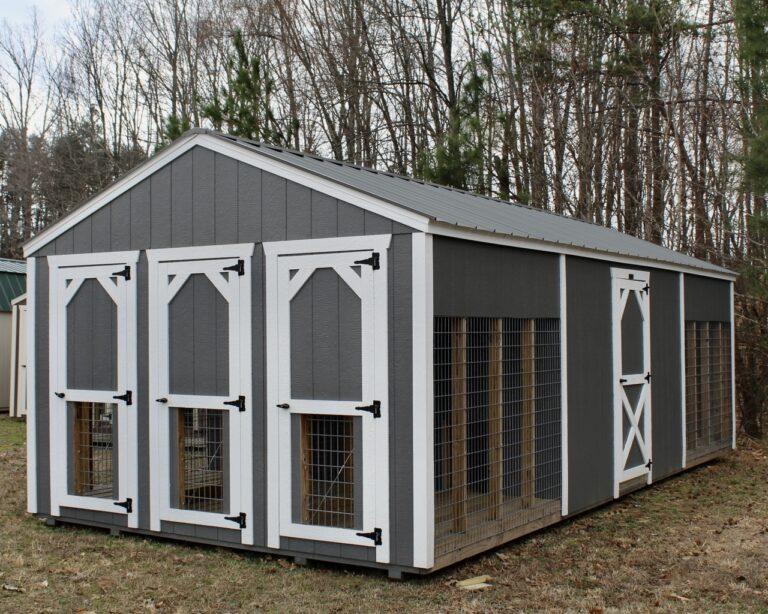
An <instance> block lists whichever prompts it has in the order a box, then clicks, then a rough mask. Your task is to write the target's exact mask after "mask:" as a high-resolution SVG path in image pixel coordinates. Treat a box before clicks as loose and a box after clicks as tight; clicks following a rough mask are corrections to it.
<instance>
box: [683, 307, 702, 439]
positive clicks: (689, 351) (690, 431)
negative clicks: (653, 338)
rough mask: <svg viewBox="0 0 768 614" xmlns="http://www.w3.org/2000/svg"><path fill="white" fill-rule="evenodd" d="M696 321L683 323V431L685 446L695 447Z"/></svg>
mask: <svg viewBox="0 0 768 614" xmlns="http://www.w3.org/2000/svg"><path fill="white" fill-rule="evenodd" d="M697 378H698V373H697V370H696V323H695V322H686V323H685V389H686V394H685V433H686V448H687V449H688V450H695V449H696V439H697V437H698V433H699V389H698V386H697V384H696V382H697Z"/></svg>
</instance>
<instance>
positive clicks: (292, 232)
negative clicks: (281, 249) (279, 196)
mask: <svg viewBox="0 0 768 614" xmlns="http://www.w3.org/2000/svg"><path fill="white" fill-rule="evenodd" d="M287 190H288V192H287V197H286V198H287V212H286V216H287V218H286V219H287V221H286V224H287V237H288V239H309V238H310V237H312V190H310V189H309V188H307V187H306V186H303V185H299V184H297V183H293V182H292V181H289V182H288V187H287Z"/></svg>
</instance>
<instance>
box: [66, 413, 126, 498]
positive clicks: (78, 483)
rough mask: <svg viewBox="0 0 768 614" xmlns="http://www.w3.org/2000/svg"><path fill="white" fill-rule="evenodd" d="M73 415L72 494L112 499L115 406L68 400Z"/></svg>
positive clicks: (114, 470) (114, 472)
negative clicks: (70, 401)
mask: <svg viewBox="0 0 768 614" xmlns="http://www.w3.org/2000/svg"><path fill="white" fill-rule="evenodd" d="M70 407H71V411H72V413H73V416H74V428H73V429H72V443H73V446H72V453H73V456H74V463H73V464H72V466H73V474H74V475H73V478H74V479H73V483H74V487H73V490H74V494H75V495H79V496H84V497H100V498H102V499H112V498H114V496H115V483H114V477H115V475H116V473H117V471H116V469H117V468H116V467H115V451H116V443H117V439H116V431H115V428H114V425H115V418H116V406H115V405H114V404H112V403H89V402H75V403H70Z"/></svg>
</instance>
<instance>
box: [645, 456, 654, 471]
mask: <svg viewBox="0 0 768 614" xmlns="http://www.w3.org/2000/svg"><path fill="white" fill-rule="evenodd" d="M651 465H653V461H652V460H651V459H650V458H649V459H648V462H647V463H645V466H646V468H647V469H648V471H650V470H651Z"/></svg>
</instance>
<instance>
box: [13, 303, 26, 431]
mask: <svg viewBox="0 0 768 614" xmlns="http://www.w3.org/2000/svg"><path fill="white" fill-rule="evenodd" d="M9 413H10V415H11V417H16V418H20V417H22V416H26V415H27V295H26V294H22V295H21V296H19V297H18V298H15V299H13V301H11V393H10V407H9Z"/></svg>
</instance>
